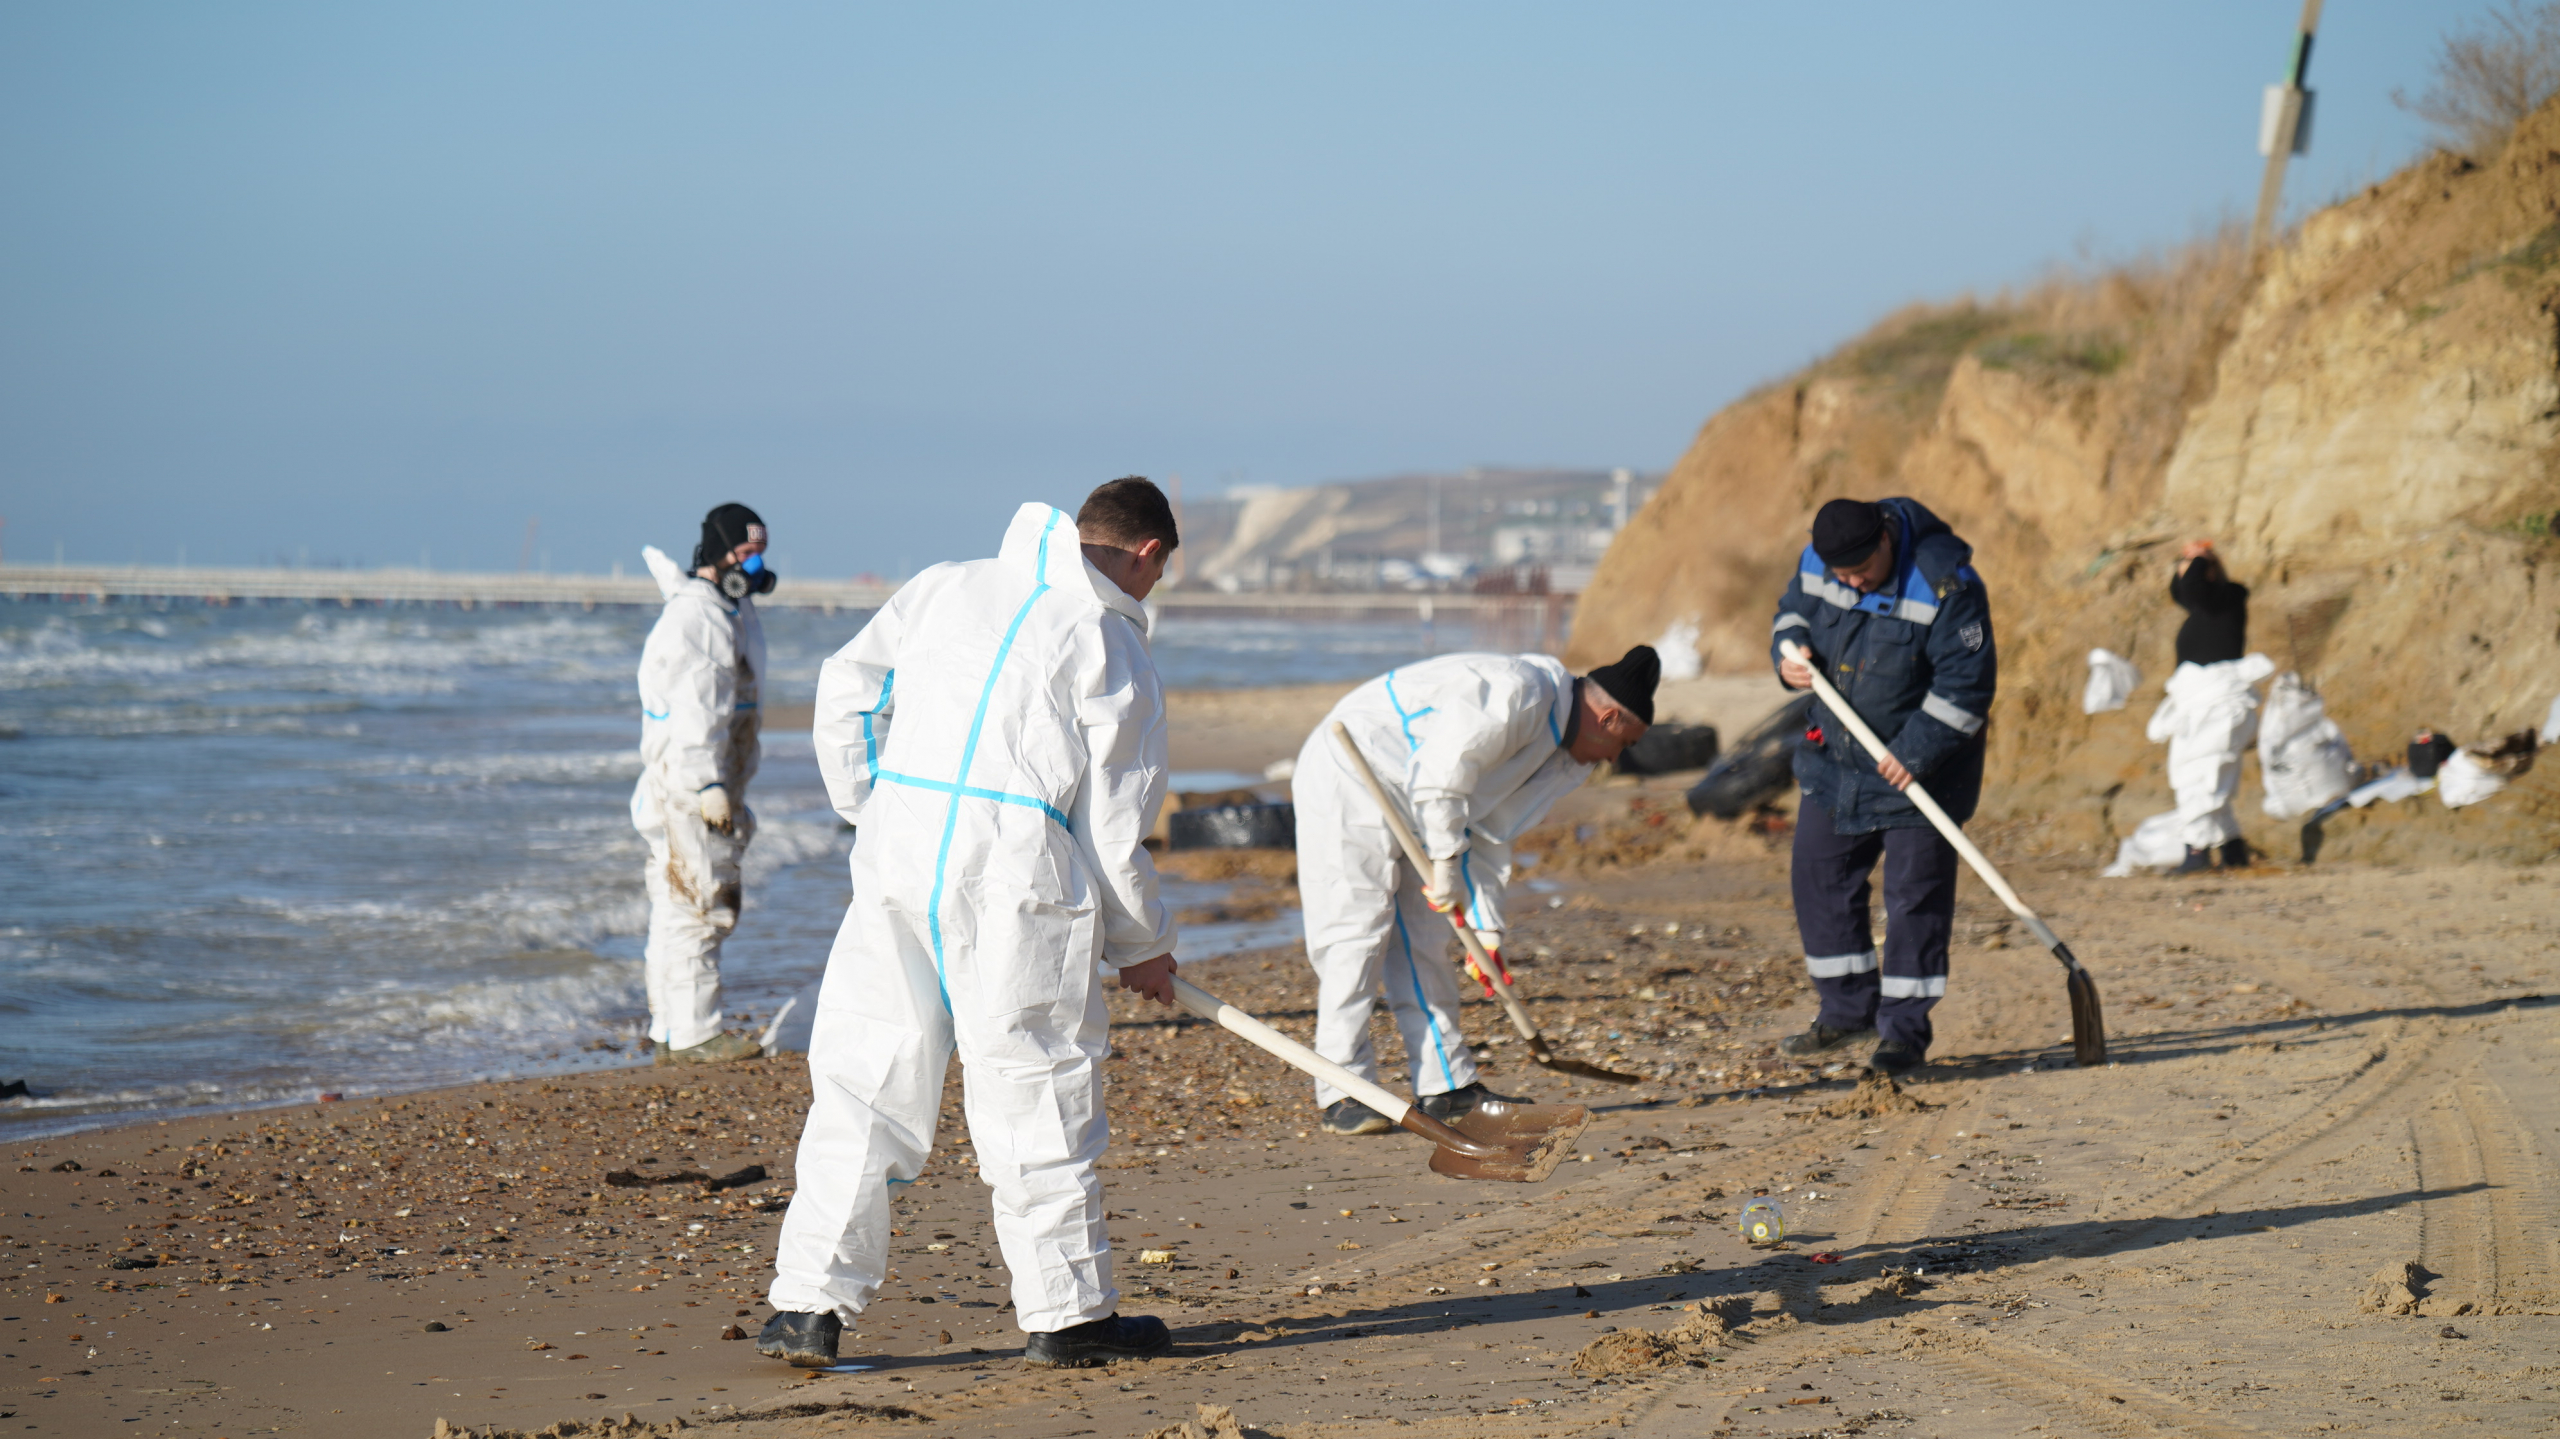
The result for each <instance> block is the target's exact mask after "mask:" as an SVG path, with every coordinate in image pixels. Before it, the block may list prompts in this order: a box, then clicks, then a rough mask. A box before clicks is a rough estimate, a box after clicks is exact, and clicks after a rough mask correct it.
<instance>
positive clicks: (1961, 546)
mask: <svg viewBox="0 0 2560 1439" xmlns="http://www.w3.org/2000/svg"><path fill="white" fill-rule="evenodd" d="M1972 558H1973V547H1972V546H1971V545H1968V544H1966V543H1965V542H1964V541H1963V540H1961V539H1959V538H1957V537H1956V534H1955V532H1954V531H1953V530H1950V529H1948V528H1947V526H1946V522H1945V521H1943V520H1940V519H1939V518H1938V517H1937V516H1936V515H1933V514H1931V513H1929V511H1928V510H1927V509H1926V508H1925V507H1923V506H1922V505H1921V504H1920V503H1919V502H1918V501H1916V500H1908V499H1889V500H1875V501H1869V500H1833V501H1831V502H1830V503H1829V504H1826V505H1824V506H1823V507H1822V509H1821V511H1820V513H1818V514H1816V515H1815V516H1814V519H1813V543H1812V544H1809V545H1807V546H1805V549H1804V557H1803V559H1802V560H1801V561H1799V562H1798V564H1797V567H1796V568H1797V573H1796V576H1795V578H1794V580H1792V581H1791V582H1789V584H1788V585H1787V591H1786V594H1785V595H1784V596H1782V597H1781V598H1780V599H1779V601H1778V617H1777V620H1776V622H1775V624H1773V625H1772V626H1771V634H1770V644H1769V650H1770V659H1771V661H1772V662H1773V663H1775V664H1776V665H1777V667H1778V678H1779V680H1780V681H1782V682H1783V683H1785V684H1786V686H1787V687H1788V688H1789V689H1810V688H1811V687H1812V685H1813V676H1812V674H1811V672H1810V671H1809V670H1808V669H1807V668H1806V667H1805V666H1804V665H1803V664H1801V663H1799V662H1797V661H1795V660H1791V659H1787V658H1784V657H1783V656H1782V655H1781V654H1780V653H1779V648H1778V647H1779V646H1780V645H1782V644H1785V643H1787V642H1789V641H1793V642H1794V643H1796V644H1799V645H1802V646H1803V647H1804V648H1805V649H1807V650H1809V651H1811V652H1812V655H1813V662H1814V663H1815V664H1818V665H1821V666H1822V667H1823V672H1824V674H1825V675H1826V676H1828V677H1829V679H1830V681H1831V683H1832V686H1833V687H1834V688H1836V689H1838V690H1839V691H1840V694H1841V697H1842V698H1843V699H1845V700H1847V701H1848V703H1849V705H1850V707H1851V708H1853V709H1855V710H1856V711H1857V712H1858V715H1859V717H1860V718H1862V719H1864V720H1865V721H1866V722H1867V724H1868V726H1869V727H1870V728H1872V729H1874V730H1875V732H1876V735H1877V737H1878V738H1880V739H1882V740H1883V741H1884V743H1885V749H1886V753H1884V754H1881V755H1869V754H1868V753H1866V751H1865V750H1864V749H1863V748H1862V747H1860V745H1859V744H1858V742H1857V740H1856V739H1854V738H1852V737H1851V736H1850V734H1849V733H1848V731H1847V729H1846V728H1844V727H1843V726H1842V725H1841V724H1840V722H1839V721H1838V719H1837V718H1836V717H1834V716H1833V715H1832V714H1831V713H1830V711H1829V710H1828V709H1826V708H1825V707H1824V706H1823V705H1822V704H1821V703H1820V702H1819V701H1816V702H1815V704H1814V706H1813V710H1812V713H1811V715H1810V716H1809V717H1808V719H1807V728H1806V730H1805V743H1803V744H1802V745H1799V746H1797V748H1796V754H1795V774H1796V783H1797V785H1798V786H1799V787H1800V788H1801V790H1802V791H1803V799H1802V802H1801V804H1800V806H1799V808H1798V810H1797V813H1796V838H1795V856H1794V861H1793V866H1792V874H1791V878H1792V881H1793V886H1794V889H1795V902H1796V930H1797V932H1798V934H1800V935H1801V936H1802V937H1803V940H1804V962H1805V968H1806V969H1807V970H1808V971H1810V972H1811V974H1812V976H1813V987H1814V989H1815V991H1816V992H1817V993H1819V994H1820V995H1821V996H1822V1007H1821V1009H1820V1011H1819V1012H1818V1013H1817V1014H1816V1015H1815V1016H1814V1021H1813V1025H1812V1027H1811V1028H1809V1029H1807V1030H1806V1031H1805V1032H1804V1033H1802V1034H1797V1035H1790V1036H1788V1037H1787V1038H1786V1039H1785V1040H1782V1041H1780V1043H1779V1045H1778V1048H1779V1049H1780V1050H1782V1051H1784V1052H1785V1053H1786V1054H1787V1055H1789V1056H1790V1057H1792V1058H1796V1059H1801V1060H1808V1061H1814V1062H1819V1061H1820V1059H1821V1057H1822V1056H1825V1055H1829V1054H1832V1053H1834V1052H1836V1051H1841V1050H1845V1049H1848V1048H1850V1047H1851V1046H1854V1045H1861V1044H1865V1043H1868V1042H1870V1041H1876V1047H1875V1052H1874V1054H1873V1055H1872V1057H1870V1058H1869V1060H1868V1066H1869V1067H1870V1068H1872V1069H1876V1070H1880V1071H1882V1072H1884V1073H1886V1074H1904V1073H1908V1072H1909V1071H1911V1070H1913V1069H1917V1068H1918V1067H1919V1066H1920V1065H1921V1064H1922V1063H1923V1062H1924V1061H1925V1060H1926V1059H1927V1058H1928V1053H1929V1040H1930V1035H1931V1031H1930V1027H1929V1011H1930V1010H1931V1009H1932V1008H1934V1007H1935V1006H1936V1005H1937V1002H1938V1001H1939V999H1940V998H1942V997H1944V996H1945V994H1946V992H1947V937H1948V933H1949V931H1950V930H1951V929H1952V928H1953V927H1954V922H1955V909H1956V852H1955V848H1954V846H1952V845H1950V844H1948V843H1947V841H1946V840H1945V838H1944V837H1942V836H1941V835H1939V833H1938V832H1937V831H1936V830H1935V829H1932V828H1930V826H1929V821H1928V819H1927V817H1925V816H1924V815H1922V814H1921V813H1920V811H1919V810H1918V809H1917V808H1916V807H1914V806H1913V804H1912V803H1911V800H1910V798H1909V797H1908V796H1906V795H1905V794H1903V790H1904V789H1906V788H1907V787H1909V786H1910V784H1911V783H1912V782H1913V781H1914V780H1917V781H1919V782H1920V783H1922V784H1924V785H1926V786H1927V787H1928V790H1929V793H1930V794H1931V795H1933V796H1935V797H1936V799H1937V801H1938V803H1939V804H1941V805H1943V806H1945V807H1946V811H1947V813H1948V814H1949V815H1951V816H1953V817H1954V818H1955V820H1956V821H1957V822H1958V823H1959V824H1961V823H1962V822H1964V821H1965V820H1967V819H1969V818H1971V817H1972V815H1973V809H1974V805H1975V804H1976V802H1978V801H1979V800H1980V799H1981V797H1982V742H1983V737H1982V728H1983V721H1984V719H1985V717H1986V716H1988V715H1989V714H1990V713H1991V696H1992V692H1993V691H1994V690H1995V689H1996V688H1997V687H1998V682H1999V668H2000V665H1999V651H1998V648H1997V647H1996V646H1995V645H1994V644H1993V643H1992V638H1991V604H1990V600H1989V599H1988V597H1986V596H1985V595H1984V594H1983V590H1982V579H1981V577H1980V576H1978V575H1976V574H1975V573H1974V572H1973V567H1972V565H1971V564H1970V563H1969V561H1971V560H1972ZM1879 855H1881V856H1882V857H1883V859H1884V909H1885V943H1884V952H1883V955H1882V957H1881V962H1879V957H1878V955H1877V952H1876V944H1875V939H1874V930H1873V929H1872V928H1871V926H1870V923H1869V918H1868V914H1867V899H1868V894H1869V886H1868V876H1869V875H1870V874H1871V873H1873V871H1874V869H1875V866H1876V859H1877V858H1878V856H1879Z"/></svg>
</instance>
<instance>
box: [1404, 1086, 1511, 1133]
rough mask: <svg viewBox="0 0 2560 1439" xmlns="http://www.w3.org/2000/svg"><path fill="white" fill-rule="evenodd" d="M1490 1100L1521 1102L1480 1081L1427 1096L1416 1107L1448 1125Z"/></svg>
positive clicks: (1415, 1104)
mask: <svg viewBox="0 0 2560 1439" xmlns="http://www.w3.org/2000/svg"><path fill="white" fill-rule="evenodd" d="M1488 1099H1494V1100H1499V1101H1501V1102H1502V1103H1504V1104H1518V1103H1520V1102H1521V1101H1519V1100H1517V1099H1514V1098H1512V1097H1511V1096H1510V1095H1508V1094H1496V1093H1494V1092H1493V1091H1492V1090H1490V1089H1487V1088H1485V1087H1484V1081H1483V1080H1481V1079H1479V1080H1477V1081H1476V1082H1474V1083H1473V1084H1470V1085H1468V1086H1467V1087H1465V1088H1464V1089H1452V1090H1450V1091H1448V1092H1447V1093H1445V1094H1426V1095H1424V1096H1422V1098H1420V1099H1418V1100H1416V1101H1414V1106H1415V1107H1416V1108H1418V1109H1420V1110H1421V1111H1422V1112H1423V1113H1425V1114H1428V1115H1430V1116H1431V1117H1432V1118H1434V1119H1436V1120H1439V1121H1440V1122H1441V1123H1442V1124H1448V1123H1450V1122H1452V1121H1454V1120H1460V1119H1464V1118H1466V1117H1467V1116H1468V1115H1470V1114H1473V1113H1474V1112H1475V1108H1476V1105H1477V1104H1479V1103H1481V1102H1482V1101H1484V1100H1488Z"/></svg>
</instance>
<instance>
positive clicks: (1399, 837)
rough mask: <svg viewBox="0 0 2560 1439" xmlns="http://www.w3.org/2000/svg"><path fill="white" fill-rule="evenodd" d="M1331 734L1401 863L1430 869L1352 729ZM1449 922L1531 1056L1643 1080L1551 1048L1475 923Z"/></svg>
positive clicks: (1618, 1078)
mask: <svg viewBox="0 0 2560 1439" xmlns="http://www.w3.org/2000/svg"><path fill="white" fill-rule="evenodd" d="M1333 738H1334V742H1335V743H1337V744H1339V745H1341V746H1342V752H1343V754H1344V755H1346V756H1348V757H1349V758H1350V760H1351V768H1352V769H1353V770H1354V771H1356V772H1357V773H1358V774H1359V776H1360V778H1361V779H1362V780H1363V781H1365V782H1366V783H1367V784H1368V786H1369V793H1370V794H1371V795H1372V796H1374V797H1376V799H1377V801H1378V808H1379V809H1381V810H1383V811H1385V813H1386V816H1387V828H1388V829H1390V830H1393V831H1394V832H1395V837H1396V846H1397V847H1398V848H1400V849H1402V850H1403V851H1404V857H1405V862H1406V863H1407V864H1410V865H1412V866H1413V872H1414V873H1415V874H1424V875H1427V874H1429V873H1431V861H1430V860H1429V859H1428V858H1426V857H1425V856H1424V855H1423V853H1422V841H1420V840H1418V839H1415V838H1414V837H1413V827H1412V826H1411V825H1409V824H1406V823H1405V818H1404V811H1403V810H1401V809H1399V808H1397V807H1396V802H1395V800H1394V798H1393V797H1392V796H1390V795H1389V794H1388V793H1387V787H1386V786H1385V785H1384V784H1382V783H1380V782H1379V780H1378V772H1377V771H1376V770H1373V769H1371V768H1369V760H1368V757H1367V756H1365V755H1363V754H1361V753H1360V746H1359V745H1357V744H1354V743H1353V742H1352V739H1351V731H1350V730H1349V729H1348V728H1346V727H1345V726H1344V725H1343V723H1342V721H1340V720H1335V721H1334V722H1333ZM1449 927H1450V928H1451V929H1454V930H1456V931H1457V932H1458V943H1460V944H1462V945H1464V946H1466V951H1467V968H1468V969H1469V970H1470V971H1471V972H1473V973H1474V975H1475V977H1476V983H1478V984H1481V985H1483V986H1484V993H1485V998H1487V999H1497V1000H1500V1001H1501V1002H1502V1010H1503V1012H1504V1013H1505V1014H1508V1015H1510V1016H1511V1027H1512V1028H1513V1029H1516V1030H1518V1031H1520V1037H1521V1038H1522V1039H1524V1040H1526V1041H1528V1044H1529V1057H1530V1058H1531V1059H1534V1060H1536V1061H1537V1062H1538V1063H1539V1064H1540V1065H1542V1066H1544V1067H1545V1068H1548V1069H1552V1070H1554V1071H1555V1072H1556V1073H1558V1074H1578V1075H1581V1076H1582V1077H1583V1078H1585V1079H1599V1080H1606V1081H1607V1082H1609V1083H1611V1084H1642V1083H1644V1080H1643V1079H1642V1078H1640V1077H1638V1076H1636V1075H1632V1074H1620V1073H1619V1072H1617V1071H1616V1070H1614V1069H1602V1068H1601V1067H1600V1066H1598V1065H1596V1064H1585V1063H1584V1062H1583V1061H1581V1060H1579V1059H1566V1058H1564V1057H1562V1056H1560V1055H1558V1054H1555V1053H1554V1052H1552V1051H1550V1050H1549V1049H1548V1048H1547V1041H1546V1036H1544V1035H1542V1034H1540V1033H1538V1026H1537V1024H1536V1023H1535V1022H1533V1021H1532V1020H1531V1019H1530V1018H1529V1009H1528V1006H1526V1005H1524V1004H1522V1003H1521V1002H1520V996H1518V995H1516V994H1514V993H1512V992H1511V970H1510V969H1509V967H1507V966H1506V965H1504V964H1503V962H1502V957H1501V956H1500V955H1497V954H1494V953H1493V952H1491V951H1490V950H1487V949H1486V948H1485V947H1484V941H1483V940H1482V939H1480V938H1478V937H1477V935H1476V932H1475V928H1474V927H1473V926H1472V925H1469V924H1468V923H1467V922H1466V921H1465V920H1463V919H1460V918H1459V917H1458V916H1457V915H1455V914H1452V915H1450V916H1449ZM1497 982H1498V983H1499V984H1500V988H1498V989H1497V988H1496V987H1495V986H1496V984H1497Z"/></svg>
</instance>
